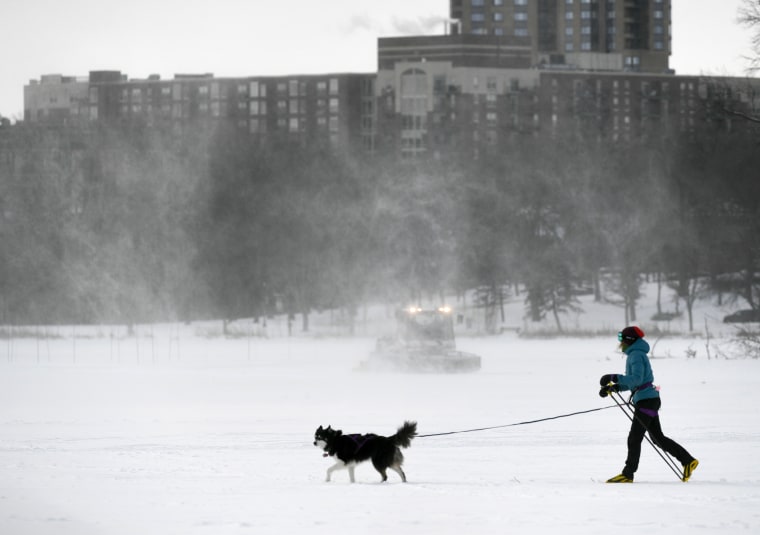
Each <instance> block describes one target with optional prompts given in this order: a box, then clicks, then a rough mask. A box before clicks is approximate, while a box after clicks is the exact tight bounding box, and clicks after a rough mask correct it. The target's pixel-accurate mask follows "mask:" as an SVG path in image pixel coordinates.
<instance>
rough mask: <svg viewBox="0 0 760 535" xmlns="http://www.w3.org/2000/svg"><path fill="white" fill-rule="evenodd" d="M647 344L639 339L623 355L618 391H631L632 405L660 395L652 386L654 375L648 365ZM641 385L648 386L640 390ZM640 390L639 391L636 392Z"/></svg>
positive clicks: (650, 366)
mask: <svg viewBox="0 0 760 535" xmlns="http://www.w3.org/2000/svg"><path fill="white" fill-rule="evenodd" d="M647 353H649V344H648V343H646V341H645V340H644V339H643V338H639V339H638V340H636V341H635V342H634V343H632V344H631V345H629V346H628V347H627V348H626V350H625V354H626V355H627V358H626V359H625V375H618V385H620V390H633V391H634V394H633V403H634V404H635V403H636V402H638V401H641V400H642V399H651V398H658V397H660V393H659V392H658V391H657V389H656V388H655V387H654V386H653V385H652V382H653V381H654V374H653V373H652V365H651V364H649V357H648V356H647ZM642 385H648V386H646V387H644V388H641V386H642ZM638 388H640V390H637V389H638Z"/></svg>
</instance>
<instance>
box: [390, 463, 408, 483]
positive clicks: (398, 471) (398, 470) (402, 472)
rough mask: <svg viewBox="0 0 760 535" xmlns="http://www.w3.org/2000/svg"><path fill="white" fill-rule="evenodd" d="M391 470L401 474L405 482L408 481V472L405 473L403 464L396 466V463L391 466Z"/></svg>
mask: <svg viewBox="0 0 760 535" xmlns="http://www.w3.org/2000/svg"><path fill="white" fill-rule="evenodd" d="M391 470H393V471H394V472H396V473H397V474H398V475H400V476H401V481H403V482H404V483H406V474H405V473H404V471H403V470H402V469H401V466H396V465H394V466H391Z"/></svg>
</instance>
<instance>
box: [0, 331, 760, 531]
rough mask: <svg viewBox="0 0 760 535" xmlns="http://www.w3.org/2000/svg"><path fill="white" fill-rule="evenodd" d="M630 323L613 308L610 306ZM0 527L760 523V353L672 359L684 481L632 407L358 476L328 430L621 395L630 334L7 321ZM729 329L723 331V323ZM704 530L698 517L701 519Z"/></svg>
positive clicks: (422, 453) (574, 527)
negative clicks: (427, 361)
mask: <svg viewBox="0 0 760 535" xmlns="http://www.w3.org/2000/svg"><path fill="white" fill-rule="evenodd" d="M610 321H611V323H612V320H610ZM3 343H4V344H6V345H5V346H2V347H0V350H1V351H0V533H2V534H3V535H27V534H34V535H38V534H39V535H45V534H51V535H64V534H72V535H89V534H106V535H112V534H119V535H121V534H124V535H135V534H141V535H146V534H148V535H153V534H156V535H167V534H178V535H179V534H183V535H186V534H213V535H216V534H228V533H229V534H232V533H234V534H238V533H277V534H280V533H282V534H285V533H287V534H299V533H304V534H305V533H308V534H316V533H320V534H321V533H363V534H367V533H369V534H385V533H430V534H437V535H446V534H461V533H473V534H503V533H509V532H520V533H562V534H572V533H578V534H585V535H587V534H589V533H617V532H625V533H633V532H638V533H640V532H643V531H646V533H649V534H654V533H663V534H668V535H670V534H672V533H686V532H688V533H721V534H724V533H760V463H758V460H757V457H756V455H757V454H758V452H760V419H759V418H758V417H757V407H758V406H760V391H759V390H758V388H757V384H758V377H760V361H758V360H753V359H726V358H719V359H716V358H711V359H708V358H707V354H706V351H704V350H702V351H699V352H697V355H696V358H687V356H686V355H687V350H688V349H690V348H694V347H697V348H699V347H700V344H702V343H703V342H697V343H696V346H695V341H694V340H693V339H686V338H678V337H668V338H663V339H662V340H660V341H659V342H658V344H657V351H656V354H657V355H659V358H655V359H653V366H654V369H655V377H656V382H657V383H658V384H660V385H661V387H662V396H663V403H664V406H663V411H662V421H663V428H664V430H665V433H666V434H667V435H669V436H671V437H672V438H674V439H676V440H677V441H679V442H681V443H682V444H683V445H684V446H685V447H686V448H687V449H688V450H689V451H690V452H691V453H692V454H694V455H695V456H696V457H698V458H699V460H700V462H701V464H700V466H699V468H698V470H697V471H696V472H695V475H694V477H693V478H692V480H691V481H690V482H688V483H682V482H680V481H678V480H677V479H676V477H675V476H674V474H673V473H672V472H671V471H670V470H669V469H668V468H667V466H666V465H665V464H664V462H663V461H662V460H661V459H660V458H659V457H658V456H657V455H656V454H655V453H654V451H652V448H651V447H650V446H649V445H648V444H646V443H644V445H643V455H642V463H641V468H640V470H639V472H638V473H637V475H636V483H634V484H633V485H607V484H604V483H603V481H604V480H605V479H606V478H608V477H610V476H613V475H615V474H617V473H619V471H620V469H621V468H622V465H623V460H624V458H625V452H626V450H625V439H626V435H627V429H628V425H629V423H628V420H627V419H626V417H625V416H624V415H623V414H622V413H621V411H620V410H619V409H618V408H617V407H614V406H613V407H612V408H609V409H605V410H602V411H598V412H592V413H589V414H583V415H577V416H572V417H568V418H562V419H558V420H551V421H547V422H542V423H535V424H529V425H521V426H515V427H504V428H500V429H494V430H489V431H479V432H471V433H460V434H452V435H445V436H437V437H419V438H417V439H415V440H414V442H413V444H412V447H411V448H410V449H408V450H405V456H406V464H405V470H406V473H407V477H408V479H409V482H408V483H406V484H403V483H401V482H400V481H399V480H398V478H397V477H396V475H395V474H393V473H391V474H389V481H388V482H387V483H382V484H381V483H379V476H378V474H377V473H376V472H375V471H374V469H373V468H372V467H371V465H370V464H363V465H361V466H360V467H359V468H358V469H357V471H356V476H357V483H356V484H353V485H351V484H349V482H348V474H347V473H346V472H345V471H343V472H338V473H336V474H335V475H334V477H333V481H332V482H331V483H325V482H324V477H325V470H326V469H327V467H328V466H329V465H330V464H331V461H330V460H329V459H325V458H323V457H322V456H321V455H320V452H319V451H318V450H317V449H316V448H314V446H313V445H312V436H313V433H314V429H315V428H316V427H317V426H318V425H327V424H331V425H332V426H333V427H337V428H341V429H343V430H344V431H346V432H376V433H380V434H392V433H393V432H395V429H396V427H398V426H399V425H400V424H401V423H402V422H403V421H404V420H405V419H413V420H417V421H418V422H419V432H420V434H428V433H439V432H447V431H456V430H468V429H473V428H479V427H488V426H499V425H505V424H510V423H515V422H522V421H526V420H533V419H539V418H544V417H550V416H555V415H560V414H567V413H571V412H575V411H581V410H587V409H592V408H596V407H605V406H610V405H611V402H610V401H609V400H603V399H601V398H599V397H598V395H597V391H598V377H599V376H600V375H601V374H603V373H607V372H616V371H622V368H623V359H622V357H621V355H620V354H619V353H617V352H616V351H615V346H616V342H615V340H614V338H612V337H611V338H609V339H608V338H601V337H599V338H586V339H574V338H564V339H555V340H532V341H531V340H524V339H521V338H518V337H517V336H516V335H514V334H504V335H500V336H498V337H491V338H484V337H482V338H479V337H467V338H460V340H459V347H460V348H461V349H463V350H465V351H471V352H474V353H477V354H479V355H481V356H482V357H483V368H482V370H481V371H480V372H478V373H473V374H467V375H437V374H429V375H403V374H392V373H383V374H378V373H366V372H359V371H355V368H356V367H357V365H358V364H359V362H360V361H361V360H362V359H364V358H365V357H366V356H367V354H368V353H369V351H370V350H371V349H372V347H373V344H374V341H373V339H372V338H369V337H365V338H356V339H346V338H322V339H306V338H291V339H289V338H274V339H262V338H247V339H246V338H240V339H227V340H225V339H209V338H205V337H192V336H183V337H182V338H181V339H177V338H172V337H160V336H159V337H156V338H154V339H153V340H152V341H150V342H146V341H145V340H144V339H143V340H130V339H125V340H123V341H119V342H118V347H115V343H116V342H114V340H113V339H110V338H92V339H76V340H74V339H70V338H64V339H53V340H49V341H42V342H40V341H37V340H34V339H16V340H13V341H12V342H10V341H7V340H3ZM715 343H719V341H716V342H715ZM687 530H688V531H687Z"/></svg>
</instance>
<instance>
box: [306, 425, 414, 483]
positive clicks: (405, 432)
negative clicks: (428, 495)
mask: <svg viewBox="0 0 760 535" xmlns="http://www.w3.org/2000/svg"><path fill="white" fill-rule="evenodd" d="M416 435H417V422H404V425H402V426H401V427H399V428H398V431H397V432H396V434H395V435H393V436H390V437H382V436H379V435H373V434H369V435H344V434H343V431H341V430H340V429H333V428H332V427H330V426H327V428H323V427H322V426H321V425H320V426H319V427H318V428H317V430H316V432H315V433H314V445H315V446H317V447H318V448H320V449H321V450H322V451H324V454H323V455H324V457H327V456H328V455H329V456H331V457H335V458H336V462H335V464H334V465H333V466H331V467H330V468H328V469H327V480H326V481H330V476H331V475H332V473H333V472H334V471H335V470H338V469H341V468H348V477H349V478H350V479H351V483H353V482H354V481H355V480H354V469H355V468H356V465H357V464H359V463H361V462H363V461H366V460H368V459H371V460H372V466H374V467H375V470H377V471H378V472H380V475H381V476H383V481H387V480H388V475H387V474H386V470H387V469H388V468H390V469H391V470H393V471H394V472H396V473H397V474H398V475H400V476H401V481H403V482H406V474H404V471H403V470H402V469H401V465H402V464H403V462H404V455H403V454H402V453H401V449H400V448H408V447H409V446H410V445H411V443H412V439H413V438H414V437H415V436H416Z"/></svg>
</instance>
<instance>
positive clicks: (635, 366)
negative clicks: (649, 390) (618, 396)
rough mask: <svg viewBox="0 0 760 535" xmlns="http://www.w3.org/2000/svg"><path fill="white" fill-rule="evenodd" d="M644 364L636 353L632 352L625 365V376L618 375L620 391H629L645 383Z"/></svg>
mask: <svg viewBox="0 0 760 535" xmlns="http://www.w3.org/2000/svg"><path fill="white" fill-rule="evenodd" d="M645 376H646V364H645V363H644V359H643V358H642V356H641V355H640V354H639V352H638V351H634V352H632V353H631V354H630V355H629V356H628V359H627V361H626V363H625V375H618V385H620V390H631V389H633V388H636V387H637V386H640V385H643V384H644V383H645V382H646V381H645V380H644V378H645Z"/></svg>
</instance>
